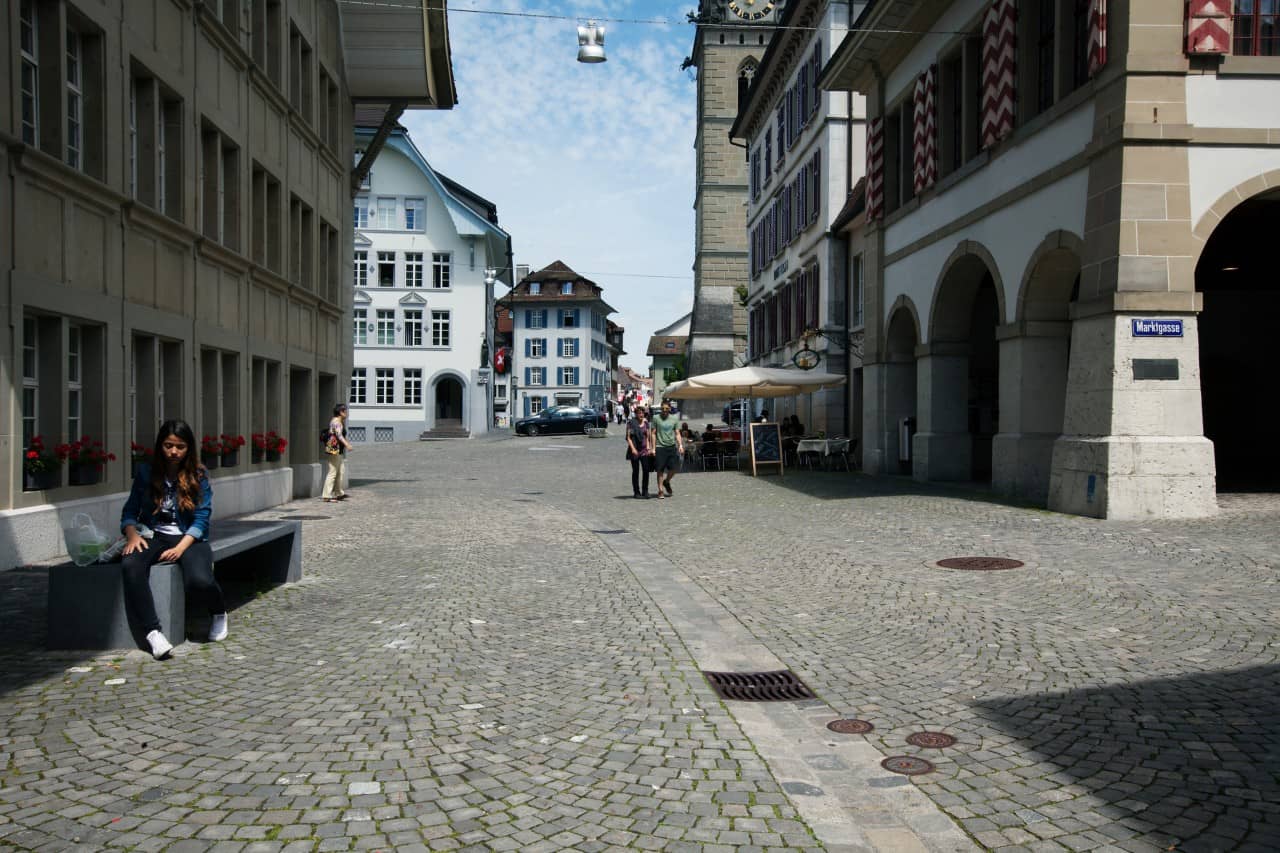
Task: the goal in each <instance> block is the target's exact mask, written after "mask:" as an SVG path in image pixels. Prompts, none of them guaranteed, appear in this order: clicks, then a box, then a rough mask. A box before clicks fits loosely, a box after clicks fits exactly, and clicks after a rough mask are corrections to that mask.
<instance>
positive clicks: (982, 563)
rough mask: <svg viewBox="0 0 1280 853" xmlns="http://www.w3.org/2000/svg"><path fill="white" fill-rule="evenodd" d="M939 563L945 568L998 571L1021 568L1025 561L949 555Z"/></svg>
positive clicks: (969, 570) (967, 570)
mask: <svg viewBox="0 0 1280 853" xmlns="http://www.w3.org/2000/svg"><path fill="white" fill-rule="evenodd" d="M938 565H939V566H941V567H942V568H944V569H960V570H961V571H966V572H998V571H1001V570H1003V569H1020V568H1022V566H1024V565H1025V563H1023V562H1022V561H1021V560H1010V559H1007V558H1005V557H948V558H947V559H945V560H939V561H938Z"/></svg>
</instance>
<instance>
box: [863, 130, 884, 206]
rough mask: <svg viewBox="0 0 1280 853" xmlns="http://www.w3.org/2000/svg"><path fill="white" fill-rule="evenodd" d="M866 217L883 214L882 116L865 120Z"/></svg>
mask: <svg viewBox="0 0 1280 853" xmlns="http://www.w3.org/2000/svg"><path fill="white" fill-rule="evenodd" d="M866 200H867V219H868V220H875V219H880V218H881V217H882V216H884V118H883V117H881V116H876V117H875V118H872V119H868V120H867V185H866Z"/></svg>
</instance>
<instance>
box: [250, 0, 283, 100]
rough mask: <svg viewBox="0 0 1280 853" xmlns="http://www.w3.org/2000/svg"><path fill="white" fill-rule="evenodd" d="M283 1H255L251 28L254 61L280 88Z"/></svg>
mask: <svg viewBox="0 0 1280 853" xmlns="http://www.w3.org/2000/svg"><path fill="white" fill-rule="evenodd" d="M280 10H281V0H253V8H252V10H251V11H250V15H251V20H250V22H249V27H250V29H251V30H252V31H253V44H252V49H253V61H254V62H255V63H256V64H257V66H258V67H259V68H261V69H263V70H264V71H265V72H266V74H267V78H268V79H270V80H271V82H272V83H275V84H276V86H277V87H279V86H280V76H281V75H280V33H281V25H280V20H281V17H280Z"/></svg>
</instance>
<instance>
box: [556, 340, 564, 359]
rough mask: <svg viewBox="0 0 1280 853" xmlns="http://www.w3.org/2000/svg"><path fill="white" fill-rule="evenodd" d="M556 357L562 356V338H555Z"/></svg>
mask: <svg viewBox="0 0 1280 853" xmlns="http://www.w3.org/2000/svg"><path fill="white" fill-rule="evenodd" d="M556 357H557V358H564V338H556Z"/></svg>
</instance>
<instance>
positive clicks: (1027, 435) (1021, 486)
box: [991, 322, 1070, 504]
mask: <svg viewBox="0 0 1280 853" xmlns="http://www.w3.org/2000/svg"><path fill="white" fill-rule="evenodd" d="M1069 334H1070V324H1069V323H1045V322H1042V323H1035V322H1023V323H1017V324H1012V325H1008V326H1002V327H1001V328H999V329H997V330H996V338H997V339H998V340H999V341H1000V424H999V429H1000V432H999V433H998V434H997V435H996V437H995V439H994V442H995V446H994V448H993V453H992V474H991V480H992V485H993V486H994V487H995V490H996V491H997V492H999V493H1001V494H1004V495H1009V496H1010V497H1016V498H1019V499H1022V500H1028V501H1031V502H1033V503H1039V504H1043V503H1045V501H1046V500H1047V499H1048V495H1049V471H1050V467H1051V465H1052V461H1053V443H1054V442H1055V441H1056V440H1057V438H1058V436H1059V435H1061V434H1062V415H1063V406H1064V404H1065V401H1066V393H1067V356H1068V352H1069V349H1070V347H1069V343H1070V338H1069Z"/></svg>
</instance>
